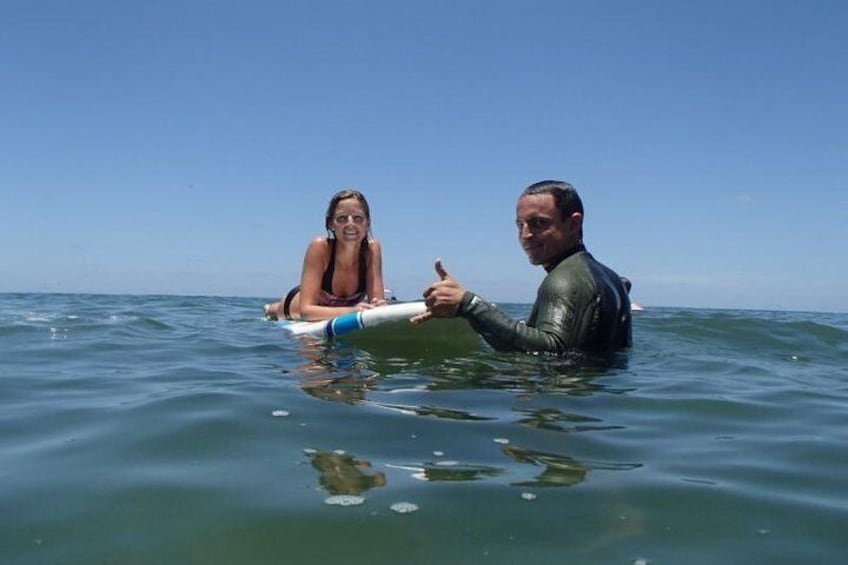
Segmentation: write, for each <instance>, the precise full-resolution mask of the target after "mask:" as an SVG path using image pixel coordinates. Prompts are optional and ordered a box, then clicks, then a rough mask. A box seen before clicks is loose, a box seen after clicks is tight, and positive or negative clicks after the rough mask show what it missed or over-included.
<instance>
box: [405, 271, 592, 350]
mask: <svg viewBox="0 0 848 565" xmlns="http://www.w3.org/2000/svg"><path fill="white" fill-rule="evenodd" d="M436 271H437V272H438V273H439V277H440V278H441V280H440V281H439V282H437V283H434V284H433V285H431V286H430V287H429V288H428V289H427V290H426V291H425V292H424V297H425V302H426V303H427V308H428V311H427V312H425V313H424V314H421V315H419V316H416V317H415V318H413V320H412V321H413V323H421V322H423V321H424V320H427V319H429V318H431V317H440V318H447V317H454V316H461V317H463V318H465V319H467V320H468V322H469V323H470V324H471V327H472V328H474V330H475V331H476V332H477V333H479V334H480V335H481V336H483V339H485V340H486V342H487V343H488V344H489V345H491V346H492V347H493V348H495V349H497V350H499V351H527V352H549V353H563V352H565V351H566V350H568V349H569V348H571V347H574V346H575V345H578V344H579V343H580V342H581V338H582V336H585V335H586V332H587V331H588V328H589V324H590V323H591V312H589V310H591V309H590V308H586V304H587V301H586V300H585V296H582V295H585V293H581V292H574V291H573V290H574V289H575V288H577V289H579V288H583V285H579V284H578V285H571V284H568V280H567V279H562V278H557V277H554V278H550V277H549V278H547V279H546V280H545V282H544V283H543V284H542V287H541V288H540V289H539V293H538V295H537V297H536V304H535V305H534V308H533V314H531V317H530V320H529V322H530V324H532V325H527V324H525V323H523V322H519V321H517V320H513V319H512V318H510V317H509V316H507V315H506V314H505V313H504V312H503V311H502V310H500V309H499V308H497V307H496V306H494V305H492V304H489V303H488V302H486V301H485V300H483V299H482V298H480V297H479V296H477V295H476V294H474V293H472V292H468V291H466V290H465V289H464V288H462V286H460V285H459V283H458V282H457V281H456V280H455V279H453V278H451V277H450V275H448V274H447V271H445V269H444V267H443V266H442V264H441V262H440V261H437V263H436ZM581 304H582V306H581ZM590 304H591V301H590Z"/></svg>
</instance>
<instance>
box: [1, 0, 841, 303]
mask: <svg viewBox="0 0 848 565" xmlns="http://www.w3.org/2000/svg"><path fill="white" fill-rule="evenodd" d="M3 6H4V15H3V18H2V19H0V72H2V77H3V81H2V83H3V85H2V88H0V202H2V205H0V275H2V276H0V292H16V291H23V292H106V293H163V294H210V295H228V296H229V295H237V296H255V297H258V298H263V299H264V298H272V297H274V296H275V295H278V294H280V293H282V292H284V291H285V290H287V289H288V288H289V287H290V286H291V285H293V284H295V283H296V282H297V280H298V278H299V272H300V265H301V261H302V257H303V252H304V250H305V248H306V244H307V242H308V241H309V239H310V238H311V237H313V236H315V235H318V234H320V233H322V223H323V213H324V208H325V206H326V202H327V200H328V199H329V197H330V196H331V195H332V194H333V193H334V192H335V191H337V190H339V189H342V188H351V187H353V188H357V189H359V190H361V191H363V192H364V193H365V195H366V196H367V197H368V199H369V201H370V203H371V207H372V214H373V231H374V234H375V235H376V237H378V238H379V239H380V240H381V242H382V243H383V246H384V278H385V280H386V283H387V286H389V287H390V288H392V289H393V290H394V291H395V293H396V294H398V295H399V296H400V297H401V298H406V299H410V298H417V297H418V296H419V295H420V292H421V291H422V290H423V288H424V287H425V286H426V285H427V284H428V283H429V282H430V281H431V280H433V279H434V277H435V273H434V271H433V267H432V263H433V259H434V258H436V257H442V258H443V260H444V262H445V264H446V266H447V268H448V270H449V271H450V272H451V273H452V274H453V275H454V276H456V277H457V278H458V279H459V280H460V281H461V282H462V283H463V284H464V285H465V286H466V287H468V288H470V289H473V290H475V291H477V292H478V293H479V294H481V295H483V296H484V297H486V298H488V299H490V300H495V301H502V302H532V301H533V299H534V297H535V291H536V287H537V285H538V283H539V282H540V281H541V279H542V277H543V275H544V272H543V271H542V270H541V269H539V268H536V267H532V266H531V265H529V263H528V262H527V259H526V257H525V256H524V254H523V252H522V250H521V248H520V247H519V245H518V243H517V240H516V236H515V230H514V227H513V221H514V214H515V200H516V198H517V196H518V194H519V193H520V191H521V190H522V189H523V188H524V187H525V186H527V185H528V184H530V183H532V182H535V181H537V180H541V179H545V178H557V179H563V180H568V181H570V182H572V183H573V184H574V185H575V186H576V187H577V188H578V190H579V191H580V193H581V195H582V197H583V200H584V204H585V205H586V212H587V213H586V219H585V235H586V243H587V245H588V247H589V249H590V251H592V252H593V253H594V254H595V256H596V257H597V258H598V259H600V260H601V261H603V262H604V263H606V264H607V265H609V266H610V267H612V268H614V269H615V270H616V271H618V272H619V273H620V274H622V275H626V276H628V277H630V278H631V279H632V280H633V281H634V289H633V297H634V299H636V300H637V301H639V302H640V303H642V304H645V305H646V306H652V305H655V306H694V307H719V308H755V309H760V308H762V309H781V310H824V311H848V298H846V296H845V289H846V288H848V261H846V260H845V259H844V255H845V251H844V247H845V244H846V242H848V227H846V226H848V222H846V221H845V219H844V216H845V213H846V211H848V196H846V194H848V190H846V188H848V187H846V178H848V133H846V132H847V131H848V104H846V102H845V101H846V100H848V41H846V40H845V37H846V36H848V3H846V2H841V1H833V2H826V1H813V2H783V1H762V2H758V1H750V2H735V1H734V2H730V1H711V2H698V1H695V2H674V1H671V0H669V1H661V2H657V1H641V2H633V1H626V2H613V1H609V2H596V1H581V2H569V1H532V2H517V1H510V2H506V1H502V0H494V1H493V0H487V1H482V0H480V1H459V0H453V1H442V0H436V1H429V2H396V1H367V0H366V1H362V2H306V1H303V2H284V1H278V2H272V1H267V2H264V1H263V2H258V1H241V2H216V1H210V2H200V1H195V2H182V1H173V0H171V1H167V2H165V1H150V2H126V3H125V2H114V1H84V0H83V1H80V2H66V1H62V2H58V1H54V2H51V1H44V2H33V1H30V0H26V1H18V0H6V1H5V2H4V3H3Z"/></svg>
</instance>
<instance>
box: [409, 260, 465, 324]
mask: <svg viewBox="0 0 848 565" xmlns="http://www.w3.org/2000/svg"><path fill="white" fill-rule="evenodd" d="M436 273H437V274H438V275H439V279H440V280H439V281H437V282H434V283H433V284H431V285H430V286H429V287H428V288H427V290H425V291H424V304H426V305H427V311H426V312H424V313H422V314H418V315H417V316H413V317H412V318H410V319H409V321H410V322H412V323H413V324H420V323H421V322H426V321H427V320H429V319H430V318H454V317H456V312H457V310H458V309H459V303H460V302H461V301H462V296H463V295H464V294H465V289H464V288H462V286H460V284H459V283H458V282H456V280H455V279H453V278H452V277H451V276H450V275H449V274H448V272H447V271H446V270H445V267H444V266H443V265H442V260H441V259H436Z"/></svg>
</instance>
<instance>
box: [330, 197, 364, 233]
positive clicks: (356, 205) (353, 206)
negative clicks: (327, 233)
mask: <svg viewBox="0 0 848 565" xmlns="http://www.w3.org/2000/svg"><path fill="white" fill-rule="evenodd" d="M369 227H370V222H369V221H368V216H367V215H366V214H365V208H364V207H363V206H362V204H361V203H360V202H359V200H357V199H356V198H345V199H343V200H339V202H338V204H336V209H335V210H333V216H332V218H330V229H331V230H332V232H333V234H335V236H336V239H338V240H340V241H351V242H354V241H362V239H364V238H365V236H366V234H367V233H368V228H369Z"/></svg>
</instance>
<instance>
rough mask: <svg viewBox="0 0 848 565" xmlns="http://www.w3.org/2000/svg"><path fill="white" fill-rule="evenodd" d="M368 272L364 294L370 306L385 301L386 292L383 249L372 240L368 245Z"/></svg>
mask: <svg viewBox="0 0 848 565" xmlns="http://www.w3.org/2000/svg"><path fill="white" fill-rule="evenodd" d="M368 249H369V251H370V253H369V254H368V270H367V273H366V279H365V280H366V286H365V289H366V292H367V293H368V298H369V299H370V302H371V303H372V304H375V303H383V302H385V301H386V292H385V288H384V287H383V248H382V247H380V242H379V241H377V240H376V239H372V240H371V241H370V242H369V244H368Z"/></svg>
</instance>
